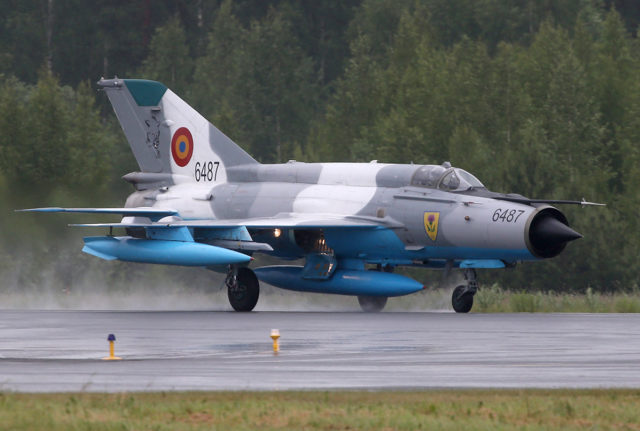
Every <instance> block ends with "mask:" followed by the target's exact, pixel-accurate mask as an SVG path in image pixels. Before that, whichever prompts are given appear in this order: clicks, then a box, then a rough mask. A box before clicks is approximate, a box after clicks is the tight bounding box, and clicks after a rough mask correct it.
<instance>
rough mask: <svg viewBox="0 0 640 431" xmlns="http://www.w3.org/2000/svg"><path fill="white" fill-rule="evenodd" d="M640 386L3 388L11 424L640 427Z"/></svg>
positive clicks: (1, 418) (1, 410)
mask: <svg viewBox="0 0 640 431" xmlns="http://www.w3.org/2000/svg"><path fill="white" fill-rule="evenodd" d="M638 405H640V390H619V389H614V390H437V391H411V392H406V391H402V392H400V391H391V392H388V391H387V392H377V391H372V392H361V391H357V392H356V391H353V392H352V391H341V392H320V391H309V392H168V393H167V392H161V393H121V394H93V393H74V394H20V393H0V424H1V425H0V428H2V429H7V430H34V429H47V430H54V431H55V430H157V431H159V430H256V429H260V430H275V429H278V430H420V429H425V430H426V429H429V430H434V429H439V430H457V429H465V430H506V429H509V430H510V429H521V430H547V429H564V430H584V429H598V430H640V409H638Z"/></svg>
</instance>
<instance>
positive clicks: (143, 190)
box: [27, 78, 597, 313]
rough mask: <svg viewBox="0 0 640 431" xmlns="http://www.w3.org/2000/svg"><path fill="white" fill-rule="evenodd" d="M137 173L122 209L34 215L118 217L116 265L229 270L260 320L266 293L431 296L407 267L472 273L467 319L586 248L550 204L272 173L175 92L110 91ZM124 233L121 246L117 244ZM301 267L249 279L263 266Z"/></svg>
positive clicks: (416, 185)
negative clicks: (524, 269) (492, 292)
mask: <svg viewBox="0 0 640 431" xmlns="http://www.w3.org/2000/svg"><path fill="white" fill-rule="evenodd" d="M98 86H99V87H100V88H101V89H103V90H104V92H106V94H107V96H108V97H109V100H110V101H111V104H112V106H113V109H114V111H115V114H116V116H117V118H118V120H119V121H120V125H121V126H122V129H123V131H124V134H125V136H126V138H127V140H128V142H129V145H130V146H131V149H132V151H133V154H134V156H135V158H136V161H137V162H138V165H139V167H140V171H139V172H132V173H129V174H126V175H125V176H124V177H123V179H124V180H125V181H127V182H129V183H131V184H132V185H133V186H134V187H135V192H133V193H132V194H131V195H130V196H129V197H128V198H127V200H126V203H125V205H124V208H35V209H31V210H27V211H38V212H78V213H104V214H116V215H121V216H122V220H121V221H120V222H117V223H99V224H78V225H73V226H82V227H94V228H106V229H107V231H108V233H109V234H108V235H103V236H91V237H86V238H84V244H85V245H84V248H83V249H82V250H83V251H84V252H85V253H88V254H91V255H93V256H96V257H99V258H101V259H105V260H121V261H127V262H141V263H154V264H164V265H182V266H196V267H205V268H209V269H213V270H222V271H224V273H226V282H225V283H226V288H227V291H228V298H229V302H230V304H231V306H232V307H233V309H234V310H236V311H251V310H253V308H254V307H255V306H256V304H257V302H258V297H259V292H260V287H259V281H262V282H266V283H269V284H271V285H273V286H277V287H279V288H283V289H289V290H294V291H304V292H320V293H332V294H340V295H352V296H357V298H358V301H359V303H360V305H361V307H362V309H363V310H365V311H380V310H382V309H383V308H384V306H385V305H386V302H387V298H388V297H395V296H401V295H408V294H412V293H415V292H419V291H421V290H423V289H424V288H425V286H423V284H422V283H419V282H418V281H415V280H413V279H411V278H409V277H407V276H404V275H400V274H397V273H394V269H395V268H398V267H420V268H436V269H442V270H445V271H451V270H461V271H462V272H463V273H464V278H465V280H466V281H465V282H464V283H463V284H460V285H459V286H458V287H456V288H455V289H454V291H453V294H452V306H453V309H454V310H455V311H456V312H459V313H466V312H469V311H470V310H471V308H472V306H473V298H474V295H475V293H476V291H477V288H478V284H477V281H476V269H478V268H505V267H511V266H513V265H515V264H516V263H518V262H522V261H529V260H541V259H548V258H552V257H554V256H557V255H558V254H560V253H561V252H562V251H563V250H564V248H565V246H566V245H567V243H568V242H570V241H573V240H575V239H578V238H581V235H580V234H579V233H578V232H576V231H574V230H573V229H571V228H570V227H569V223H568V222H567V218H566V217H565V216H564V215H563V213H562V212H561V211H559V210H558V209H556V208H554V207H553V206H551V205H553V204H559V203H560V204H567V203H569V204H580V205H597V204H593V203H591V202H585V201H584V200H583V201H550V200H533V199H528V198H525V197H523V196H520V195H515V194H501V193H495V192H491V191H489V190H487V188H486V187H485V186H484V185H483V184H482V183H481V182H480V181H479V180H478V179H477V178H476V177H475V176H473V175H472V174H471V173H469V172H467V171H465V170H463V169H460V168H456V167H453V166H451V164H450V163H448V162H445V163H443V164H441V165H414V164H385V163H377V162H376V161H375V160H374V161H372V162H370V163H302V162H297V161H294V160H290V161H289V162H287V163H283V164H261V163H258V162H257V161H256V160H255V159H253V158H252V157H251V156H250V155H249V154H247V153H246V152H245V151H244V150H242V149H241V148H240V147H239V146H238V145H236V144H235V143H234V142H233V141H232V140H231V139H229V138H228V137H227V136H225V135H224V134H223V133H222V132H221V131H220V130H218V129H217V128H216V127H215V126H214V125H213V124H211V123H210V122H208V121H207V120H206V119H205V118H204V117H202V116H201V115H200V114H199V113H198V112H196V111H195V110H194V109H193V108H192V107H191V106H189V105H188V104H187V103H186V102H184V101H183V100H182V99H180V98H179V97H178V96H177V95H176V94H175V93H173V92H172V91H171V90H170V89H168V88H167V87H166V86H165V85H163V84H161V83H159V82H154V81H148V80H138V79H118V78H115V79H101V80H100V81H99V82H98ZM113 229H118V230H119V231H120V232H122V231H123V232H122V233H124V235H122V236H114V235H113ZM258 253H264V254H267V255H271V256H275V257H277V258H280V259H281V260H284V261H293V260H300V259H303V260H304V265H277V266H264V267H260V268H255V269H251V268H250V265H251V262H252V260H253V257H252V256H254V255H255V254H258Z"/></svg>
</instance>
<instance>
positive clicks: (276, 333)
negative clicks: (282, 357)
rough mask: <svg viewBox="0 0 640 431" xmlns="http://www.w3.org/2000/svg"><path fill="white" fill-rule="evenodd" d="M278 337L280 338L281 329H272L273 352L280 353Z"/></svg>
mask: <svg viewBox="0 0 640 431" xmlns="http://www.w3.org/2000/svg"><path fill="white" fill-rule="evenodd" d="M278 338H280V331H278V330H277V329H272V330H271V339H272V340H273V353H274V354H276V355H277V354H278V352H279V351H280V345H279V344H278Z"/></svg>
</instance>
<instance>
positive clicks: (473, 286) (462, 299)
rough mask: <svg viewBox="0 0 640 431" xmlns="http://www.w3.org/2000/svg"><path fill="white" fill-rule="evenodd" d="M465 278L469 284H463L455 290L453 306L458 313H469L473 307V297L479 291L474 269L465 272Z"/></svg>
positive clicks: (452, 296) (452, 298)
mask: <svg viewBox="0 0 640 431" xmlns="http://www.w3.org/2000/svg"><path fill="white" fill-rule="evenodd" d="M464 278H465V280H467V284H466V285H465V284H461V285H460V286H458V287H456V288H455V289H454V290H453V295H451V305H452V306H453V309H454V311H455V312H456V313H468V312H469V311H471V307H473V296H474V295H475V294H476V292H477V291H478V281H477V280H476V271H475V270H474V269H472V268H470V269H465V270H464Z"/></svg>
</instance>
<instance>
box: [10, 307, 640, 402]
mask: <svg viewBox="0 0 640 431" xmlns="http://www.w3.org/2000/svg"><path fill="white" fill-rule="evenodd" d="M272 328H277V329H279V330H280V333H281V339H280V346H281V351H280V353H279V354H278V355H274V354H273V352H272V349H271V339H270V338H269V333H270V330H271V329H272ZM109 333H114V334H115V335H116V338H117V341H116V355H118V356H121V357H122V358H123V360H122V361H119V362H106V361H102V360H101V359H100V358H102V357H103V356H106V355H107V353H108V343H107V341H106V339H107V335H108V334H109ZM608 387H633V388H640V315H637V314H473V313H471V314H468V315H460V314H454V313H379V314H365V313H360V312H354V313H319V312H314V313H309V312H305V313H299V312H286V313H279V312H253V313H234V312H203V311H197V312H193V311H184V312H155V311H145V312H109V311H0V390H3V391H20V392H59V391H108V392H122V391H160V390H284V389H334V388H335V389H422V388H608Z"/></svg>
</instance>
